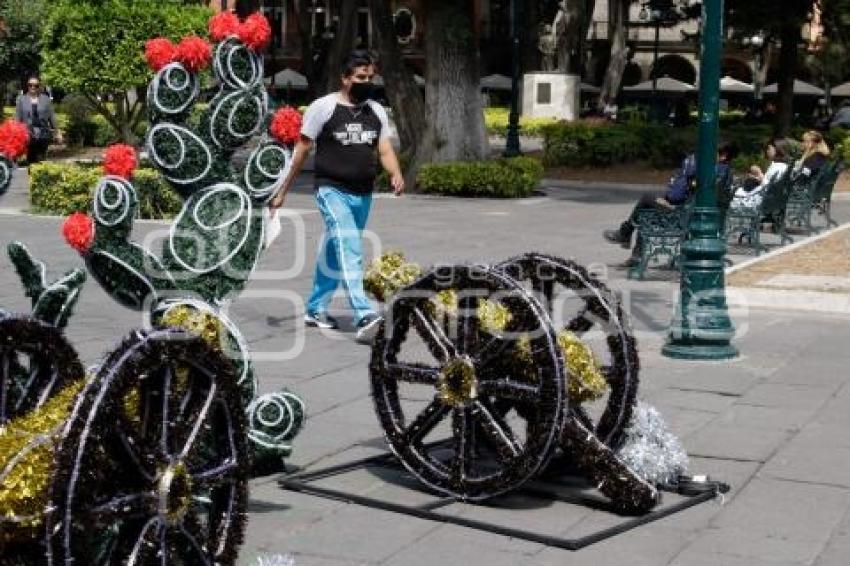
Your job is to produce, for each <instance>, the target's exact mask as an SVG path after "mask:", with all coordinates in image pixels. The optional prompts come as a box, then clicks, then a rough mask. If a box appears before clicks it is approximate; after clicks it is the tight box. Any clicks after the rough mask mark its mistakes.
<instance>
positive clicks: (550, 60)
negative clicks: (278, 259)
mask: <svg viewBox="0 0 850 566" xmlns="http://www.w3.org/2000/svg"><path fill="white" fill-rule="evenodd" d="M566 14H567V11H566V0H563V1H562V2H560V3H559V5H558V12H557V14H555V19H554V20H553V21H552V23H551V24H544V25H543V26H542V31H541V34H540V39H539V41H538V43H537V48H538V49H539V50H540V53H541V54H542V55H543V65H542V66H543V70H542V71H537V72H531V73H526V74H525V75H524V76H523V85H522V114H523V116H528V117H531V118H558V119H560V120H568V121H570V120H575V119H576V118H578V113H579V108H580V106H579V94H580V90H581V78H580V77H579V76H578V75H569V74H567V73H566V67H565V61H563V60H562V59H563V58H560V57H558V56H557V53H558V48H559V46H560V45H561V43H562V42H563V41H564V40H565V32H566V17H567V16H566Z"/></svg>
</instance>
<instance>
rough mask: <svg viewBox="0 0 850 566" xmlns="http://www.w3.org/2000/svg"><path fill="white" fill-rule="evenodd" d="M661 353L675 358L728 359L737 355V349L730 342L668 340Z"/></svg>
mask: <svg viewBox="0 0 850 566" xmlns="http://www.w3.org/2000/svg"><path fill="white" fill-rule="evenodd" d="M661 353H662V354H663V355H664V356H666V357H668V358H674V359H677V360H730V359H733V358H737V357H738V356H739V353H738V349H737V348H736V347H735V346H733V345H731V344H717V345H715V346H710V345H707V344H676V343H673V342H668V343H667V344H665V345H664V347H663V348H661Z"/></svg>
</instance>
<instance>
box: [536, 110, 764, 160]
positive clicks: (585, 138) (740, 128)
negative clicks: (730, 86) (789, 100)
mask: <svg viewBox="0 0 850 566" xmlns="http://www.w3.org/2000/svg"><path fill="white" fill-rule="evenodd" d="M720 137H721V139H723V140H729V141H734V142H735V143H737V144H738V148H739V150H740V151H741V153H745V154H754V153H759V152H760V151H761V148H762V146H763V144H764V143H765V142H766V141H767V140H768V139H770V137H771V126H769V125H735V126H729V127H725V128H722V129H721V133H720ZM696 148H697V128H696V126H692V127H687V128H675V129H674V128H670V127H668V126H665V125H661V124H641V123H634V122H633V123H628V124H616V123H613V124H612V123H610V122H602V121H579V122H572V123H565V122H559V123H557V124H552V125H549V126H545V127H544V128H543V163H544V164H545V165H546V166H549V167H553V166H561V165H568V166H591V167H606V166H609V165H612V164H614V163H632V162H635V161H649V163H650V164H651V165H652V166H654V167H657V168H670V167H676V166H677V165H679V163H681V160H682V158H683V157H684V155H686V154H687V153H688V152H691V151H695V150H696Z"/></svg>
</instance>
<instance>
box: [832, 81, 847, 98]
mask: <svg viewBox="0 0 850 566" xmlns="http://www.w3.org/2000/svg"><path fill="white" fill-rule="evenodd" d="M829 93H830V94H831V95H832V96H850V83H843V84H840V85H838V86H834V87H832V88H831V89H830V90H829Z"/></svg>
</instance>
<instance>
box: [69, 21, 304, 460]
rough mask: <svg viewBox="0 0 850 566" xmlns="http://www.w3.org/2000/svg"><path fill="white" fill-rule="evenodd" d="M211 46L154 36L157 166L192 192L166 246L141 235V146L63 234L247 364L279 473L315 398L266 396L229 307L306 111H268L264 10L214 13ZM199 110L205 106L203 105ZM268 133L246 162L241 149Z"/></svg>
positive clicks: (126, 299)
mask: <svg viewBox="0 0 850 566" xmlns="http://www.w3.org/2000/svg"><path fill="white" fill-rule="evenodd" d="M209 29H210V37H211V39H212V40H213V41H214V42H215V43H214V47H211V46H210V44H208V43H207V42H206V41H205V40H203V39H201V38H199V37H195V36H190V37H187V38H184V39H183V40H182V41H181V42H180V43H179V44H178V45H174V44H172V43H171V42H170V41H169V40H168V39H164V38H156V39H152V40H150V41H148V42H147V44H146V58H147V61H148V63H149V65H150V66H151V68H152V70H153V71H154V72H155V75H154V78H153V80H152V81H151V83H150V85H149V87H148V94H147V102H148V112H149V121H150V129H149V130H148V134H147V138H146V147H147V151H148V155H149V157H150V161H151V163H152V165H153V166H154V167H155V168H156V169H157V170H158V171H159V172H160V174H161V176H162V177H163V178H164V179H165V180H166V181H167V182H168V184H169V185H170V186H171V187H173V189H174V190H175V191H176V192H177V194H178V195H179V196H180V197H181V198H182V199H183V200H184V203H183V207H182V209H181V211H180V212H179V214H178V215H177V217H176V218H175V220H174V221H173V223H172V225H171V226H170V228H169V230H168V234H167V237H166V238H163V239H161V240H158V243H161V244H162V251H161V253H159V254H157V253H155V252H154V251H153V250H152V249H150V248H145V247H143V246H142V245H140V244H138V243H136V242H135V241H133V240H132V238H131V233H132V228H133V220H134V215H135V212H136V210H137V207H138V199H137V195H136V191H135V189H134V188H133V185H132V182H131V179H132V173H133V170H134V168H135V166H136V161H137V160H136V155H135V151H134V150H133V148H131V147H129V146H124V145H117V146H112V147H110V148H108V149H107V151H106V155H105V160H104V170H105V173H106V174H105V176H104V177H103V178H102V179H101V180H100V182H99V183H98V185H97V187H96V188H95V191H94V202H93V210H92V217H91V218H90V217H88V216H85V215H82V214H76V215H72V216H71V217H69V218H68V220H67V221H66V224H65V226H64V232H65V236H66V239H67V240H68V242H69V243H70V244H71V245H72V246H73V247H74V248H75V249H77V250H78V251H79V252H80V253H81V255H82V256H83V258H84V259H85V262H86V266H87V267H88V270H89V272H90V273H91V275H92V276H93V277H94V279H95V280H96V281H97V282H98V283H99V284H100V285H101V286H102V287H103V289H104V290H105V291H106V292H107V293H108V294H109V295H110V296H111V297H112V298H113V299H115V300H116V301H117V302H118V303H120V304H121V305H123V306H125V307H127V308H130V309H134V310H138V311H144V312H147V313H149V314H150V318H151V320H152V321H153V324H154V326H164V327H180V328H185V329H187V330H191V331H193V332H197V333H199V334H201V335H202V336H204V337H205V338H206V339H207V341H208V342H209V343H210V344H212V345H214V347H215V348H216V349H218V350H220V351H222V352H224V353H225V355H227V356H228V357H230V358H231V359H232V360H233V362H234V363H235V365H236V373H237V384H238V387H239V389H240V390H241V391H242V394H243V397H244V400H245V404H246V406H247V409H246V410H247V413H248V414H247V416H248V426H249V431H248V438H249V440H250V444H251V447H252V451H253V461H254V464H255V466H256V467H257V470H258V472H261V473H266V472H271V471H275V470H280V469H281V468H282V465H283V458H284V457H286V456H288V455H289V454H290V451H291V441H292V439H293V438H294V437H295V436H296V434H297V433H298V432H299V430H300V429H301V426H302V424H303V420H304V404H303V402H302V401H301V400H300V399H299V398H298V397H297V396H296V395H294V394H292V393H290V392H288V391H286V390H283V391H279V392H275V393H266V394H263V395H259V394H258V391H257V389H258V386H257V380H256V377H255V375H254V370H253V366H252V363H251V356H250V352H249V351H248V346H247V344H246V341H245V339H244V338H243V336H242V334H241V332H240V331H239V328H238V327H237V326H236V325H235V324H234V323H233V322H232V321H231V320H230V319H229V318H228V317H227V316H226V314H225V312H223V308H224V307H226V306H227V305H228V304H229V303H230V302H231V301H232V300H233V299H234V298H236V297H237V296H238V294H239V292H240V291H241V290H242V289H243V288H244V286H245V285H246V284H247V282H248V281H249V280H250V277H251V275H252V273H253V271H254V268H255V266H256V264H257V262H258V261H259V257H260V254H261V252H262V250H263V247H264V230H265V225H264V221H263V215H262V212H261V211H262V209H263V208H264V206H265V203H266V202H267V201H268V200H269V199H270V198H271V197H272V196H273V195H274V194H275V192H276V190H277V189H278V188H279V186H280V184H281V183H282V182H283V179H284V177H285V175H286V172H287V170H288V167H289V163H290V157H291V149H290V147H291V145H292V144H293V143H294V142H295V141H296V140H297V139H298V136H299V134H300V124H301V122H300V121H301V116H300V114H299V113H298V112H297V110H295V109H293V108H284V109H281V110H278V111H277V113H275V114H274V115H270V113H269V111H268V96H267V94H266V91H265V88H264V86H263V58H262V55H261V53H260V52H261V51H262V49H263V48H265V46H266V45H267V44H268V40H269V37H270V35H269V34H270V33H271V32H270V28H269V25H268V22H267V21H266V19H265V17H264V16H262V15H261V14H254V15H252V16H249V17H248V18H247V19H245V20H244V21H243V22H241V23H240V21H239V19H238V18H237V17H236V16H235V15H234V14H232V13H229V12H222V13H220V14H218V15H216V16H214V17H213V18H212V19H211V20H210V26H209ZM210 64H212V73H213V76H214V78H215V82H216V84H217V86H218V92H217V93H216V95H215V96H214V97H213V98H212V100H210V102H209V104H208V105H206V107H200V108H197V109H195V106H196V105H197V103H198V102H199V96H200V92H201V88H200V79H199V74H200V72H201V71H202V70H203V69H204V68H205V67H207V66H208V65H210ZM193 109H195V110H194V111H193ZM256 136H260V140H259V143H258V144H257V145H256V147H255V148H254V149H253V151H251V152H250V154H249V156H248V158H247V162H245V163H244V165H243V166H242V167H241V168H237V167H236V165H235V163H234V162H235V161H236V160H235V159H234V153H235V151H236V150H237V149H239V148H241V147H242V146H244V145H246V144H248V143H249V142H250V141H251V140H252V139H253V138H255V137H256Z"/></svg>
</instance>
